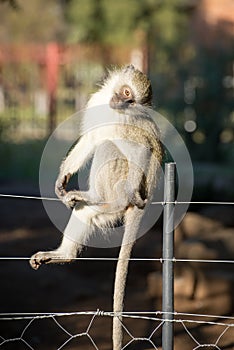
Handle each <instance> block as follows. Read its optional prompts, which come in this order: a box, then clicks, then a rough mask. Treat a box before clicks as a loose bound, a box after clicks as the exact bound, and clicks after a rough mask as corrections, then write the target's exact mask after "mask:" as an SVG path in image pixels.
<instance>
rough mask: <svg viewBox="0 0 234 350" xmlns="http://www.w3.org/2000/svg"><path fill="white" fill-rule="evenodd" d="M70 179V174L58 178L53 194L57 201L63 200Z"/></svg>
mask: <svg viewBox="0 0 234 350" xmlns="http://www.w3.org/2000/svg"><path fill="white" fill-rule="evenodd" d="M70 178H71V175H70V174H67V175H65V176H63V177H61V176H59V177H58V179H57V181H56V183H55V193H56V195H57V196H58V198H59V199H63V198H64V196H65V195H66V194H67V191H66V186H67V184H68V182H69V180H70Z"/></svg>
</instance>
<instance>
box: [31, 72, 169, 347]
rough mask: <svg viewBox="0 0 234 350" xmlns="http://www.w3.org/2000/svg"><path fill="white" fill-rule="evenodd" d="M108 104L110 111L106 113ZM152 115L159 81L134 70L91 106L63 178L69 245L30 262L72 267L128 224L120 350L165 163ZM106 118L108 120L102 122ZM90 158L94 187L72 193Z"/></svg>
mask: <svg viewBox="0 0 234 350" xmlns="http://www.w3.org/2000/svg"><path fill="white" fill-rule="evenodd" d="M100 106H104V107H103V109H101V110H100V113H98V111H99V110H98V108H99V107H100ZM101 108H102V107H101ZM94 109H96V110H97V112H94ZM152 110H153V107H152V87H151V82H150V80H149V79H148V77H147V76H146V75H145V74H144V73H142V72H141V71H139V70H138V69H136V68H135V67H134V66H133V65H127V66H124V67H122V68H120V69H115V70H113V71H110V72H109V74H108V76H107V78H106V79H105V80H104V83H103V84H102V85H101V88H100V89H99V90H98V91H97V92H96V93H94V94H93V95H91V97H90V99H89V101H88V103H87V107H86V110H85V113H84V116H83V119H82V128H81V136H80V138H79V139H78V142H77V143H76V144H75V146H74V147H73V148H72V149H71V151H70V152H69V153H68V155H67V157H66V158H65V159H64V160H63V161H62V163H61V166H60V171H59V175H58V178H57V180H56V184H55V193H56V195H57V196H58V198H59V199H61V201H62V202H63V203H64V204H65V205H66V206H67V207H68V208H70V209H72V213H71V217H70V219H69V221H68V224H67V226H66V228H65V230H64V233H63V239H62V243H61V244H60V246H59V247H58V248H57V249H55V250H53V251H47V252H38V253H36V254H34V255H33V256H32V257H31V259H30V264H31V266H32V268H33V269H35V270H37V269H38V268H39V267H40V266H41V265H42V264H51V263H66V262H72V261H73V260H74V259H76V257H77V255H78V254H80V253H81V251H82V249H83V247H84V246H85V245H87V243H88V240H89V238H90V237H91V236H92V234H93V232H94V231H95V230H96V229H101V230H102V231H103V232H104V233H105V232H106V230H108V228H110V227H111V228H113V227H115V226H116V225H117V224H118V223H119V222H122V223H123V227H124V234H123V238H122V243H121V247H120V252H119V257H118V262H117V267H116V276H115V283H114V298H113V299H114V300H113V311H114V316H113V335H112V337H113V349H114V350H120V349H121V348H122V341H123V339H122V338H123V335H122V316H121V313H122V311H123V301H124V292H125V284H126V279H127V271H128V265H129V259H130V256H131V251H132V248H133V245H134V243H135V241H136V239H137V234H138V230H139V227H140V223H141V221H142V218H143V215H144V213H145V211H146V208H147V206H148V205H149V203H150V200H151V198H152V194H153V189H154V187H155V186H156V184H157V178H158V174H159V171H160V168H161V164H162V158H163V147H162V143H161V141H160V132H159V129H158V127H157V125H156V123H155V122H154V121H153V119H152ZM99 118H100V119H102V118H103V121H104V122H103V123H102V122H100V123H99V122H98V120H99ZM95 123H96V124H95ZM90 159H91V160H92V163H91V169H90V173H89V188H88V190H87V191H81V190H79V189H78V190H77V189H75V190H70V191H67V185H68V183H69V180H70V178H71V176H72V175H73V174H74V173H77V172H78V171H79V170H80V169H81V168H82V167H83V166H84V165H85V164H86V163H87V162H88V160H90ZM113 234H114V233H113Z"/></svg>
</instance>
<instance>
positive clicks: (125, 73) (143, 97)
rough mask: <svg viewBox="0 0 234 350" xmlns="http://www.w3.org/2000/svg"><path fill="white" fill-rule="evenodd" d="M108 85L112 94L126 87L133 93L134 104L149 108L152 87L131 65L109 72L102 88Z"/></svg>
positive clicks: (145, 77) (142, 74)
mask: <svg viewBox="0 0 234 350" xmlns="http://www.w3.org/2000/svg"><path fill="white" fill-rule="evenodd" d="M110 83H111V86H112V94H114V93H115V92H117V91H118V90H119V89H120V88H121V87H122V86H123V85H128V86H129V87H130V88H131V89H132V91H133V93H134V96H135V99H136V103H138V104H141V105H148V106H151V103H152V87H151V83H150V80H149V79H148V78H147V76H146V75H145V74H144V73H142V72H141V71H140V70H138V69H136V68H135V67H134V66H133V65H132V64H130V65H127V66H124V67H123V68H121V69H118V70H115V71H112V72H110V73H109V76H108V77H107V79H106V80H105V83H104V86H107V85H108V86H110Z"/></svg>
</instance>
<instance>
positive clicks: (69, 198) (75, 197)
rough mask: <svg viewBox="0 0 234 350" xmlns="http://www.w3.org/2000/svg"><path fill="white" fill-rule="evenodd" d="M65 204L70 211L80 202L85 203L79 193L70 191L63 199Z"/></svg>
mask: <svg viewBox="0 0 234 350" xmlns="http://www.w3.org/2000/svg"><path fill="white" fill-rule="evenodd" d="M62 201H63V203H64V204H65V205H66V206H67V207H68V208H70V209H73V208H74V207H75V206H76V204H77V203H78V202H81V201H84V199H83V197H82V196H81V195H80V194H79V191H70V192H68V193H67V194H66V195H65V196H64V197H63V199H62Z"/></svg>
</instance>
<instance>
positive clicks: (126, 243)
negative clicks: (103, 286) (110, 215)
mask: <svg viewBox="0 0 234 350" xmlns="http://www.w3.org/2000/svg"><path fill="white" fill-rule="evenodd" d="M143 214H144V210H142V209H139V208H137V207H129V208H128V209H127V211H126V214H125V232H124V237H123V242H122V245H121V248H120V253H119V259H118V263H117V267H116V274H115V285H114V304H113V311H114V318H113V335H112V338H113V350H121V349H122V342H123V327H122V312H123V304H124V293H125V287H126V280H127V273H128V265H129V259H130V256H131V252H132V248H133V245H134V243H135V240H136V238H137V232H138V230H139V226H140V222H141V219H142V217H143Z"/></svg>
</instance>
